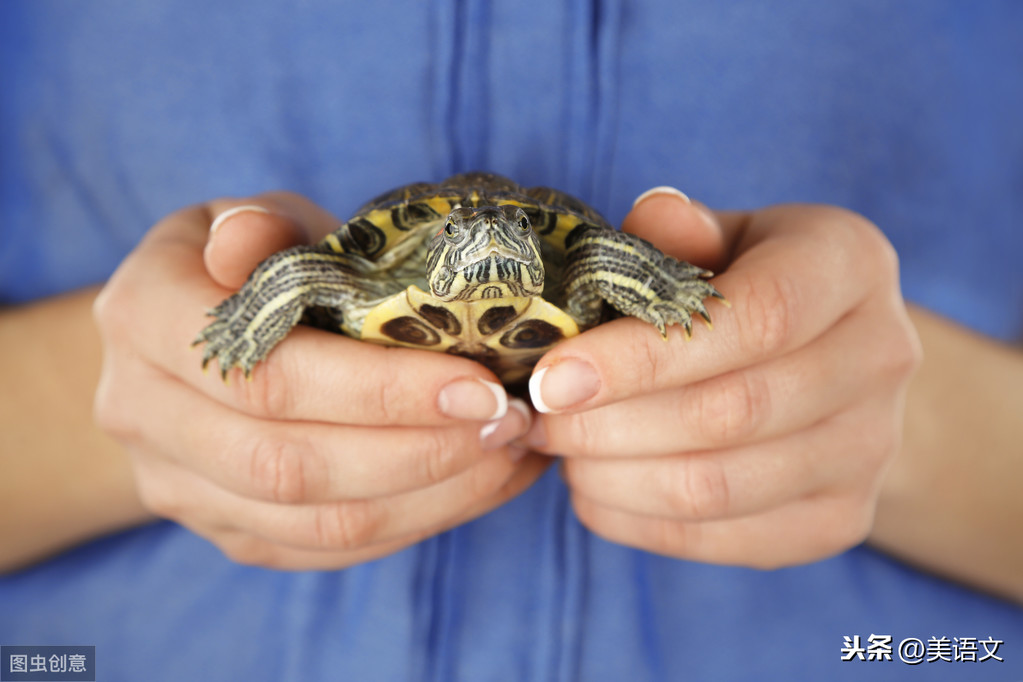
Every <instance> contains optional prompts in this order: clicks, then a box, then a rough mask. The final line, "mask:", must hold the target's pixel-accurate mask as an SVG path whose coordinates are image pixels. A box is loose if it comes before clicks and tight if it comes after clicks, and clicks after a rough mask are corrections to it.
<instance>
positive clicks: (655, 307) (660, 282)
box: [565, 229, 725, 338]
mask: <svg viewBox="0 0 1023 682" xmlns="http://www.w3.org/2000/svg"><path fill="white" fill-rule="evenodd" d="M573 237H574V238H571V239H570V243H569V244H568V250H567V252H566V254H565V296H566V307H567V308H568V312H569V314H571V315H572V316H573V317H575V318H576V321H577V322H579V323H580V324H581V325H592V324H596V323H597V322H598V321H599V318H600V309H601V302H602V301H606V302H607V303H608V304H610V305H611V306H612V307H613V308H614V309H615V310H617V311H618V312H620V313H622V314H623V315H627V316H630V317H635V318H638V319H640V320H643V321H644V322H649V323H650V324H652V325H654V326H655V327H657V330H658V331H659V332H660V333H661V336H662V337H664V338H667V337H668V329H667V328H668V326H669V325H673V324H681V325H682V327H683V328H684V329H685V332H686V337H687V338H688V337H689V336H691V335H692V331H693V323H692V316H693V315H694V314H698V315H700V316H701V317H702V318H703V319H704V320H706V321H707V323H708V324H709V323H710V315H709V314H708V313H707V308H706V306H705V305H704V303H703V301H704V299H706V298H708V297H714V298H718V299H721V300H722V301H724V300H725V297H724V296H722V295H721V293H720V292H719V291H718V290H717V289H715V288H714V285H712V284H711V283H710V282H708V281H706V279H707V278H708V277H711V276H712V275H713V273H711V272H710V271H708V270H704V269H703V268H699V267H696V266H695V265H691V264H689V263H686V262H684V261H680V260H677V259H675V258H672V257H671V256H668V255H665V254H664V253H662V252H661V251H659V250H658V249H657V247H655V246H654V245H653V244H651V243H650V242H648V241H646V240H645V239H642V238H640V237H636V236H635V235H631V234H627V233H625V232H614V231H610V230H598V229H593V230H585V231H584V232H583V233H582V234H580V235H578V236H577V237H576V236H575V235H573Z"/></svg>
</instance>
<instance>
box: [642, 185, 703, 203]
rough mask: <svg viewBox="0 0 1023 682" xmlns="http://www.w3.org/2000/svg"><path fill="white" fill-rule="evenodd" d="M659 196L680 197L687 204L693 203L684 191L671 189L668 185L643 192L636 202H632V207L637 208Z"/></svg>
mask: <svg viewBox="0 0 1023 682" xmlns="http://www.w3.org/2000/svg"><path fill="white" fill-rule="evenodd" d="M658 194H664V195H668V196H674V197H678V198H679V199H681V200H682V201H684V202H686V203H687V204H691V203H693V202H692V201H691V200H690V199H689V197H688V196H687V195H686V193H685V192H683V191H682V190H680V189H675V188H674V187H669V186H668V185H661V186H660V187H653V188H651V189H648V190H647V191H645V192H643V193H642V194H640V195H639V196H638V197H636V200H635V201H633V202H632V207H633V208H636V207H637V206H638V205H639V204H640V202H641V201H643V200H644V199H649V198H650V197H652V196H656V195H658Z"/></svg>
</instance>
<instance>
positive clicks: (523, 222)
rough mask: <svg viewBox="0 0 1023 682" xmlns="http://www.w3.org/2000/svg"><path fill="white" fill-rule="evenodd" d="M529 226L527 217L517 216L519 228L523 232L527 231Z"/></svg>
mask: <svg viewBox="0 0 1023 682" xmlns="http://www.w3.org/2000/svg"><path fill="white" fill-rule="evenodd" d="M529 227H530V225H529V218H527V217H526V216H522V217H520V218H519V229H520V230H522V231H523V232H528V231H529Z"/></svg>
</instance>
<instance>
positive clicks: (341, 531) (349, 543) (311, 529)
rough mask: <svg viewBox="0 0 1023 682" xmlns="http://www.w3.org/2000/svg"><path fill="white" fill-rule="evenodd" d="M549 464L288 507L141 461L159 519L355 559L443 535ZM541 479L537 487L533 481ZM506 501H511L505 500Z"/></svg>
mask: <svg viewBox="0 0 1023 682" xmlns="http://www.w3.org/2000/svg"><path fill="white" fill-rule="evenodd" d="M546 465H547V458H544V457H542V456H537V455H531V456H526V457H525V458H523V459H520V460H518V461H515V462H513V461H512V460H511V459H510V458H509V457H507V456H506V455H505V454H503V453H496V454H495V455H493V456H491V457H489V458H487V459H484V460H482V461H480V462H479V463H477V464H476V465H475V466H473V467H471V468H470V469H469V470H467V471H465V472H463V473H461V474H459V475H457V476H454V477H452V478H450V479H448V480H446V481H444V482H442V483H440V484H438V485H436V486H433V487H432V488H429V489H426V490H419V491H415V492H410V493H405V494H401V495H395V496H392V497H389V498H382V499H375V500H358V501H348V502H339V503H332V504H316V505H302V506H289V505H280V504H274V503H267V502H260V501H255V500H250V499H248V498H244V497H241V496H238V495H235V494H233V493H231V492H228V491H225V490H223V489H222V488H219V487H217V486H216V485H214V484H213V483H212V482H210V481H208V480H206V479H205V478H202V477H201V476H198V475H196V474H195V473H193V472H191V471H188V470H187V469H184V468H182V467H180V466H178V465H177V464H175V463H172V462H168V461H165V460H162V459H159V458H152V457H150V458H147V459H143V460H140V461H139V462H138V465H137V471H138V472H139V475H138V479H139V482H140V485H139V490H140V495H141V497H142V499H143V501H144V503H145V504H146V505H147V507H149V508H150V509H152V510H153V511H154V512H155V513H156V514H158V515H160V516H165V517H169V518H175V519H178V518H184V519H188V520H189V521H190V522H191V523H198V524H205V525H222V526H225V527H229V528H235V529H237V530H242V531H246V532H249V533H252V534H255V535H258V536H259V537H262V538H263V539H265V540H267V541H269V542H272V543H274V544H278V545H283V546H286V547H292V548H295V549H301V550H314V551H350V550H357V549H360V548H363V547H366V546H368V545H373V544H378V543H382V542H388V541H392V540H396V539H398V538H401V537H403V536H407V535H409V534H412V533H416V532H419V531H421V530H422V529H436V528H443V527H445V525H446V524H447V523H449V522H451V521H452V520H453V519H457V518H460V517H461V516H462V515H464V514H466V513H467V512H468V511H469V510H471V509H473V508H474V507H476V506H477V505H478V504H480V503H481V502H483V501H485V500H489V499H494V498H502V496H504V495H506V494H507V491H508V490H510V489H511V490H514V489H515V486H514V484H513V481H514V479H515V477H516V476H517V475H521V474H520V473H519V472H520V470H522V469H526V470H527V471H529V472H532V473H533V474H534V475H535V477H538V476H539V475H540V472H541V471H542V469H543V468H544V467H545V466H546ZM535 477H534V478H532V479H531V480H535ZM505 499H507V498H506V497H505Z"/></svg>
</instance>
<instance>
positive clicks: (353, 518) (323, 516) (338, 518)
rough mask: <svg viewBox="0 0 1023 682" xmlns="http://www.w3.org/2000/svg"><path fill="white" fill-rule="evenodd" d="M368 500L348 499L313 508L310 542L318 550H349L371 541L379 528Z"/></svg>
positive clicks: (372, 506) (377, 519) (371, 504)
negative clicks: (311, 538)
mask: <svg viewBox="0 0 1023 682" xmlns="http://www.w3.org/2000/svg"><path fill="white" fill-rule="evenodd" d="M374 504H375V503H374V502H373V501H372V500H352V501H347V502H339V503H336V504H329V505H322V506H320V507H317V508H316V511H315V514H314V516H313V519H314V523H313V542H314V545H315V548H316V549H319V550H353V549H359V548H361V547H364V546H366V545H368V544H370V543H372V542H373V541H374V539H375V538H376V536H377V531H378V527H379V525H380V522H379V518H378V517H377V515H376V514H374V512H373V510H374Z"/></svg>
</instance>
